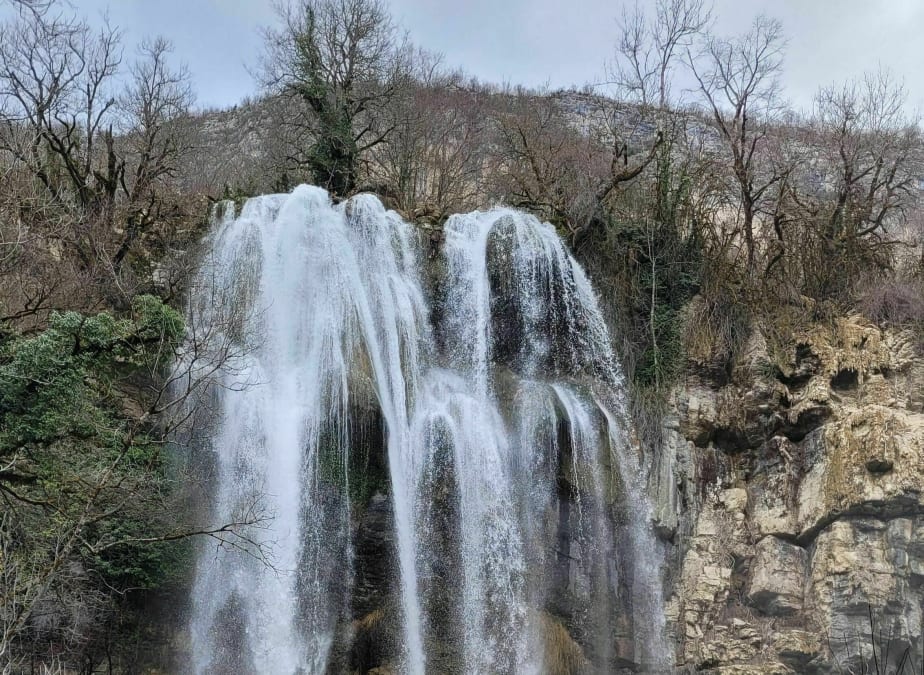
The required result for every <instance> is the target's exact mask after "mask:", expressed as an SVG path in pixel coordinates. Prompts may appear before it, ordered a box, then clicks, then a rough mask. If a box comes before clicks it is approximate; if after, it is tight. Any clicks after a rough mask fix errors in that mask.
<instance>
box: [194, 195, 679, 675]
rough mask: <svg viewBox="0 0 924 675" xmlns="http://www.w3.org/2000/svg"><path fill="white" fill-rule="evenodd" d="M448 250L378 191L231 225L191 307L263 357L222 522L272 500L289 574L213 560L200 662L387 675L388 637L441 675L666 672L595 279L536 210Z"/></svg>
mask: <svg viewBox="0 0 924 675" xmlns="http://www.w3.org/2000/svg"><path fill="white" fill-rule="evenodd" d="M443 235H444V238H445V241H444V244H443V247H442V250H441V251H440V252H439V255H437V256H435V257H434V259H432V260H427V261H426V262H423V260H424V256H423V255H422V253H423V251H422V247H421V242H420V240H419V238H418V237H417V235H416V230H415V228H414V227H413V226H411V225H409V224H408V223H406V222H404V221H403V220H402V219H401V218H400V217H399V216H398V215H397V214H395V213H393V212H388V211H386V210H385V209H384V208H383V207H382V205H381V203H380V202H379V201H378V200H377V199H375V198H374V197H372V196H369V195H360V196H357V197H354V198H352V199H350V200H348V201H346V202H343V203H341V204H338V205H336V206H335V205H333V204H331V202H330V199H329V197H328V195H327V193H325V192H324V191H323V190H321V189H319V188H312V187H307V186H301V187H299V188H297V189H296V190H295V191H294V192H293V193H292V194H290V195H270V196H264V197H259V198H255V199H251V200H249V201H248V202H247V203H246V204H245V205H244V208H243V210H242V212H241V214H240V216H239V217H237V218H234V217H233V214H231V213H230V212H229V213H226V214H225V216H224V217H223V218H222V219H221V222H220V223H219V224H218V225H217V226H216V230H215V232H214V234H213V237H212V239H211V241H210V243H209V254H208V255H207V256H206V259H205V262H204V263H203V265H202V267H201V269H200V271H199V274H198V277H197V280H196V282H195V284H194V285H193V290H192V295H191V298H190V308H191V309H190V311H191V312H194V313H197V314H198V321H199V322H204V323H206V324H211V325H212V332H213V333H217V334H220V335H221V338H222V340H221V341H222V342H224V343H228V344H231V345H234V346H235V347H236V348H237V350H238V351H239V352H240V360H241V365H240V367H239V368H237V369H236V370H235V372H234V373H233V376H232V375H229V376H228V378H229V379H228V381H226V382H225V383H224V384H225V386H224V387H220V388H218V389H217V390H216V393H215V400H214V411H215V412H214V416H213V420H212V424H211V427H212V433H211V434H210V435H209V441H208V442H209V444H210V446H211V450H212V452H213V455H214V458H215V463H216V464H215V466H216V471H215V479H214V480H215V490H214V492H215V497H214V502H213V509H214V512H215V513H214V518H215V519H216V520H219V521H222V522H234V521H235V520H236V519H239V513H240V511H241V509H242V507H246V506H247V505H253V504H257V503H259V504H261V505H262V506H263V507H264V508H266V509H267V511H268V513H269V515H271V516H272V518H271V520H270V521H269V523H268V525H267V526H265V527H262V528H261V527H255V528H253V529H252V530H251V531H250V532H249V533H248V535H247V538H248V539H249V540H250V541H251V542H252V543H253V544H256V545H257V546H260V547H262V548H265V549H267V550H269V551H270V552H271V559H270V563H271V564H270V565H267V564H266V563H265V561H260V560H257V559H255V557H254V556H252V555H250V556H248V555H246V554H245V553H242V552H241V551H240V550H236V549H235V548H233V547H232V548H228V547H225V548H218V549H214V548H213V549H206V550H203V552H202V554H201V556H200V560H199V564H198V572H197V579H196V585H195V590H194V597H193V617H192V623H191V635H192V651H193V655H192V656H193V664H192V670H193V671H194V672H196V673H232V672H241V673H243V672H259V673H282V674H285V673H325V672H343V671H346V672H350V671H358V672H364V670H363V669H364V668H365V667H366V666H365V665H364V664H365V661H364V659H366V660H368V655H367V654H366V655H364V653H360V652H362V651H363V650H361V649H359V648H358V647H356V644H358V642H359V641H360V636H361V634H362V633H363V631H366V630H371V628H370V626H378V628H377V629H376V630H379V631H380V632H379V633H377V634H376V635H378V636H379V637H380V638H381V639H379V640H377V642H378V643H381V644H378V645H377V648H378V649H380V650H381V651H382V653H383V655H381V658H383V659H386V660H387V661H388V665H390V666H391V667H392V668H393V669H395V670H396V671H398V672H406V673H412V674H415V675H416V674H422V673H424V672H431V673H443V672H450V673H451V672H460V673H540V672H550V671H551V670H554V669H555V668H557V669H558V670H555V672H569V671H568V670H567V669H568V668H571V672H585V671H588V670H596V671H598V672H611V671H612V670H614V669H615V668H616V667H617V665H626V664H629V663H630V662H632V661H634V662H635V664H636V667H637V668H639V669H649V670H652V671H655V672H657V671H660V670H663V669H664V668H665V667H666V664H667V656H666V653H665V650H664V649H663V648H662V646H661V642H662V640H661V638H662V635H661V632H662V629H663V622H662V619H661V607H660V605H661V599H660V595H659V592H660V586H659V583H658V550H657V546H656V542H655V541H654V539H653V537H652V534H651V528H650V522H649V521H650V514H649V512H648V509H647V502H646V501H645V498H644V494H643V492H642V489H641V487H640V486H641V485H642V484H643V475H642V469H641V468H640V466H639V463H638V460H637V455H636V453H635V452H634V451H633V450H632V449H631V447H630V444H629V442H628V436H627V433H626V428H625V425H626V420H625V409H624V408H625V406H624V402H623V390H624V386H623V382H622V379H621V375H620V373H619V370H618V368H617V366H616V364H615V361H614V359H613V356H612V352H611V348H610V345H609V336H608V333H607V330H606V326H605V324H604V322H603V320H602V316H601V313H600V311H599V308H598V306H597V301H596V297H595V295H594V293H593V291H592V288H591V286H590V284H589V282H588V280H587V278H586V277H585V275H584V273H583V271H582V270H581V268H580V267H579V265H578V264H577V263H576V262H575V261H574V259H573V258H571V256H570V255H569V254H568V253H567V251H566V249H565V248H564V246H563V245H562V243H561V241H560V240H559V238H558V236H557V235H556V234H555V232H554V229H553V228H552V227H551V226H550V225H548V224H543V223H540V222H539V221H538V220H536V219H535V218H533V217H531V216H529V215H526V214H523V213H519V212H516V211H513V210H510V209H495V210H491V211H487V212H475V213H471V214H466V215H457V216H453V217H452V218H450V219H449V220H448V221H447V223H446V224H445V227H444V229H443ZM370 467H379V471H380V473H382V474H383V475H382V476H381V480H376V478H375V476H374V475H373V474H374V473H375V471H373V470H372V469H371V468H370ZM382 498H387V500H388V504H389V509H388V510H389V511H390V519H389V520H388V522H389V525H388V527H389V529H390V530H391V531H390V532H389V533H388V534H387V538H388V542H389V543H388V547H387V548H388V549H389V550H388V554H387V555H385V556H383V559H382V560H375V561H373V566H382V567H385V566H387V567H388V568H389V569H393V570H394V573H393V575H392V576H393V577H394V579H391V580H390V581H391V583H390V585H388V584H380V585H381V586H388V587H387V588H384V587H383V588H379V589H377V590H376V592H377V593H378V595H376V596H375V597H376V598H377V600H376V602H380V603H381V605H382V606H377V607H375V608H374V610H373V611H368V610H369V609H370V608H369V607H363V608H362V610H361V611H360V609H359V608H360V605H361V604H362V603H358V602H357V601H356V599H355V596H356V594H357V593H358V590H357V589H358V588H359V586H363V588H365V587H366V586H368V585H369V582H368V581H367V580H365V578H363V579H358V578H357V577H358V576H359V572H358V571H357V570H358V568H359V567H363V569H365V568H366V567H368V565H365V566H363V565H359V563H358V561H357V556H359V555H361V554H360V553H359V552H358V550H359V548H363V547H361V546H360V543H359V542H358V541H357V527H358V523H359V522H360V521H361V520H362V518H363V517H364V514H365V513H366V511H371V510H373V508H374V507H373V506H372V505H373V503H375V501H376V500H381V499H382ZM379 534H381V533H379ZM626 547H628V549H629V550H628V551H626V550H623V549H625V548H626ZM364 592H365V591H364ZM621 608H622V609H621ZM622 610H627V611H628V613H629V615H630V617H629V619H628V621H629V623H630V624H631V625H630V627H629V631H631V634H632V636H633V637H634V642H635V644H634V649H633V650H632V651H633V653H631V654H625V653H623V652H624V651H625V648H624V647H621V646H620V645H622V644H623V642H624V641H619V640H617V639H616V635H617V633H619V632H620V630H622V631H623V633H625V632H626V631H625V626H623V625H622V624H620V621H619V619H618V617H617V615H618V614H620V612H621V611H622ZM622 613H623V614H625V613H626V612H625V611H622ZM383 622H384V623H390V624H391V625H390V627H389V626H386V627H384V628H382V627H381V624H382V623H383ZM624 623H625V621H623V624H624ZM617 624H620V625H617ZM621 626H622V627H621ZM386 635H390V636H391V637H390V638H388V639H386V638H385V637H382V636H386ZM563 636H565V637H563ZM617 642H618V643H619V644H617ZM386 643H387V645H386V646H383V645H385V644H386ZM366 651H368V649H366ZM553 660H554V661H555V664H554V667H553V663H552V661H553ZM639 664H641V665H639ZM562 669H564V670H562Z"/></svg>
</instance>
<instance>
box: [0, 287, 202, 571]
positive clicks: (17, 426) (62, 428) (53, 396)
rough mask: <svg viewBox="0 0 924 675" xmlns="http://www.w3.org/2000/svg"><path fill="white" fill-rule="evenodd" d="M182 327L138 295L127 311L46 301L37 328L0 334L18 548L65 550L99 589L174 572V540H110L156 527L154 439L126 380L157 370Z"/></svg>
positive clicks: (5, 455)
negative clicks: (56, 308)
mask: <svg viewBox="0 0 924 675" xmlns="http://www.w3.org/2000/svg"><path fill="white" fill-rule="evenodd" d="M183 334H184V324H183V320H182V318H181V316H180V315H179V314H178V313H177V312H176V311H175V310H173V309H172V308H170V307H168V306H166V305H164V304H163V303H162V302H161V301H160V300H159V299H157V298H155V297H153V296H139V297H137V298H136V299H135V301H134V302H133V304H132V308H131V312H130V314H129V316H127V317H124V318H118V317H115V316H113V315H111V314H109V313H106V312H103V313H100V314H97V315H95V316H85V315H82V314H79V313H77V312H62V313H56V314H53V315H52V317H51V319H50V321H49V325H48V327H47V328H46V329H45V330H43V331H42V332H40V333H37V334H35V335H28V336H27V335H17V334H12V335H8V336H7V338H6V340H5V341H4V342H3V343H2V345H0V466H4V467H6V468H5V469H4V470H2V471H0V497H2V498H3V503H4V504H5V506H6V507H8V508H9V513H10V514H11V515H12V517H14V518H15V521H13V522H8V523H7V525H8V527H13V529H14V530H15V531H17V532H19V533H20V535H19V537H18V544H17V545H18V551H19V555H21V557H22V560H24V561H26V560H31V561H36V560H39V561H44V562H43V563H42V564H44V565H48V566H54V565H55V564H60V562H62V561H58V562H57V563H56V561H55V557H56V556H60V555H62V554H64V555H65V557H66V559H67V561H79V562H80V564H81V567H82V568H83V569H85V570H87V571H88V572H89V573H90V578H92V579H94V580H97V581H98V582H100V583H102V584H103V586H104V587H105V588H109V589H113V588H114V589H129V588H152V587H155V586H157V585H158V584H160V583H164V582H165V581H167V580H169V579H170V578H172V577H173V576H175V574H176V570H177V569H178V567H179V565H180V564H181V562H182V558H183V554H182V551H181V550H180V549H179V548H177V547H174V546H167V545H159V546H157V547H152V546H144V545H142V544H140V543H128V544H126V545H124V546H123V545H120V544H119V542H121V541H122V540H128V541H129V542H131V540H136V539H143V538H146V537H151V536H152V533H156V531H157V530H158V528H163V527H165V523H164V522H159V519H160V518H163V516H162V508H161V507H162V504H163V503H164V500H165V498H166V496H167V493H168V492H169V489H168V485H167V481H166V475H165V461H164V457H163V445H162V443H160V442H159V439H158V438H157V435H156V434H154V433H152V428H151V426H150V424H149V423H148V422H147V415H146V414H145V413H144V405H145V403H144V401H143V400H140V399H139V395H138V394H137V391H138V390H141V388H136V389H133V390H132V391H135V392H136V393H135V394H133V396H134V397H135V400H134V401H133V404H132V406H133V407H132V406H129V405H128V404H127V399H128V398H129V396H130V395H129V394H127V393H126V390H127V388H128V387H129V385H130V383H133V382H137V381H138V380H139V379H141V380H144V381H152V382H153V381H154V380H156V378H157V376H158V375H159V371H160V370H161V368H162V367H163V366H165V365H166V364H167V363H168V362H169V361H170V360H171V359H172V358H173V354H174V349H175V348H176V347H177V345H178V343H179V341H180V340H181V339H182V337H183ZM130 409H133V410H134V412H130ZM68 546H69V547H70V548H68ZM62 552H63V553H62ZM32 568H34V569H37V570H39V572H37V573H40V571H41V569H42V567H41V565H38V566H33V567H32Z"/></svg>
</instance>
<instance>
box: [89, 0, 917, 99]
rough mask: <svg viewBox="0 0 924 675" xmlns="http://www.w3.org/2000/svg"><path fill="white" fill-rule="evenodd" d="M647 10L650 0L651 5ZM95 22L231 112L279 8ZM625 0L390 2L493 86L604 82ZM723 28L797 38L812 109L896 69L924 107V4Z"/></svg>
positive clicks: (189, 0)
mask: <svg viewBox="0 0 924 675" xmlns="http://www.w3.org/2000/svg"><path fill="white" fill-rule="evenodd" d="M642 2H643V5H645V4H648V3H649V2H650V3H652V4H653V0H642ZM71 4H72V5H73V6H74V7H75V8H76V9H77V11H78V12H80V13H83V14H86V15H87V16H88V17H89V18H91V19H93V20H99V17H100V16H101V15H102V13H103V12H104V11H106V10H107V9H108V12H109V16H110V20H111V21H112V23H114V24H115V25H118V26H120V27H122V28H123V30H124V32H125V41H126V46H128V47H131V46H132V45H134V44H135V43H136V42H137V41H139V40H140V39H141V38H142V37H144V36H145V35H155V34H160V35H164V36H165V37H168V38H169V39H170V40H172V41H173V43H174V45H175V47H176V52H177V55H178V57H179V58H180V59H182V60H183V61H185V62H186V64H187V65H188V66H189V68H190V70H191V72H192V74H193V77H194V79H195V85H196V90H197V94H198V100H199V103H200V105H204V106H206V105H208V106H211V105H219V106H220V105H229V104H232V103H235V102H237V101H239V100H240V99H241V98H243V97H244V96H246V95H248V94H252V93H254V92H255V91H256V85H255V83H254V81H253V78H252V77H251V76H250V74H249V73H248V71H247V66H248V65H253V64H254V63H255V61H256V60H257V57H258V54H259V51H260V37H259V34H258V28H259V27H260V26H265V25H268V24H271V23H272V22H273V19H274V15H273V11H272V2H271V0H71ZM623 4H624V3H623V0H391V2H390V6H391V9H392V13H393V14H394V16H395V18H396V19H397V20H398V21H399V22H400V23H401V24H402V25H403V26H404V27H405V28H406V29H407V30H408V31H409V33H410V36H411V38H412V40H413V41H414V42H415V43H417V44H419V45H421V46H423V47H426V48H428V49H431V50H434V51H439V52H442V53H443V54H444V56H445V61H446V63H447V65H452V66H460V67H462V68H464V69H465V70H466V71H467V72H469V73H471V74H472V75H475V76H477V77H478V78H479V79H482V80H487V81H492V82H504V81H506V82H510V83H522V84H526V85H532V86H536V85H542V84H545V83H548V84H549V85H550V86H552V87H553V88H555V87H559V86H569V85H572V84H573V85H578V86H580V85H582V84H584V83H585V82H590V81H595V80H599V79H600V78H602V75H603V63H604V62H605V61H606V60H607V59H609V58H610V57H611V54H612V51H613V44H614V41H615V33H616V19H617V16H618V15H619V14H620V12H621V7H622V5H623ZM714 7H715V10H714V15H715V18H716V25H715V31H716V32H717V33H719V34H723V35H731V34H734V33H738V32H743V31H744V30H746V29H747V27H748V25H749V24H750V22H751V20H752V19H753V17H754V16H756V15H757V14H759V13H765V14H768V15H770V16H773V17H776V18H778V19H780V20H781V21H782V22H783V26H784V30H785V33H786V35H787V37H788V49H787V54H786V64H785V73H784V77H783V83H784V86H785V89H786V93H787V96H788V97H789V99H790V100H791V101H792V103H793V104H794V105H795V106H796V107H797V108H803V109H807V108H808V107H809V106H810V105H811V100H812V96H813V94H814V92H815V90H816V89H817V88H818V86H819V85H821V84H830V83H832V82H837V81H842V80H844V79H847V78H850V77H852V76H856V75H860V74H862V73H863V72H864V70H875V69H876V68H878V67H879V66H880V65H883V66H887V67H889V68H890V69H891V70H892V71H893V72H894V73H895V74H896V75H898V76H899V77H900V78H903V79H904V81H905V83H906V86H907V89H908V93H909V102H910V104H911V105H912V106H913V107H915V108H922V107H924V106H922V105H921V104H922V103H924V68H922V67H921V61H922V57H924V47H922V46H921V45H922V43H921V37H920V36H921V35H922V34H924V0H715V2H714Z"/></svg>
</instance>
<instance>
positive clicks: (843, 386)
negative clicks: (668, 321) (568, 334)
mask: <svg viewBox="0 0 924 675" xmlns="http://www.w3.org/2000/svg"><path fill="white" fill-rule="evenodd" d="M916 353H917V351H916V346H915V344H914V342H913V338H912V336H911V335H910V334H908V333H903V332H898V331H891V330H880V329H879V328H877V327H876V326H874V325H872V324H870V323H869V322H867V321H865V320H864V319H862V318H861V317H858V316H852V317H847V318H844V319H841V320H839V321H837V322H835V324H834V325H829V326H816V327H814V328H812V329H811V330H808V331H806V332H805V333H804V334H802V335H800V336H798V338H797V340H796V341H795V344H794V345H793V348H792V350H791V351H790V353H789V356H788V357H787V358H784V359H779V358H777V359H776V360H774V359H771V358H770V356H769V355H768V350H767V348H766V344H765V342H764V341H763V339H762V338H761V336H760V335H759V334H758V335H755V336H753V338H752V340H751V343H750V344H749V345H748V348H747V349H746V350H744V354H743V355H742V356H741V357H740V358H739V359H738V361H737V362H736V363H735V364H734V367H733V369H732V375H731V377H730V378H729V379H728V381H727V382H725V383H723V384H716V383H714V382H713V380H711V379H710V378H709V377H708V376H707V375H699V376H697V375H696V374H693V375H691V376H690V378H689V379H688V381H687V382H686V383H684V385H683V386H681V387H678V389H677V390H676V392H675V395H674V398H673V401H672V414H671V415H670V416H669V417H668V418H667V419H666V421H665V428H664V430H663V432H664V438H665V442H664V443H663V446H662V447H663V450H664V453H665V456H664V458H663V461H662V462H661V465H662V469H661V471H660V473H659V474H657V475H656V478H657V479H658V480H657V481H656V484H654V485H653V486H652V489H653V490H654V492H655V494H656V499H657V502H658V508H657V509H656V516H657V523H656V524H657V525H658V528H659V532H661V534H662V536H664V537H665V538H668V539H671V540H672V541H674V543H675V544H676V547H675V550H676V552H677V560H676V565H675V567H674V568H675V572H674V573H673V575H672V578H671V579H669V582H670V583H671V584H672V589H673V594H672V598H671V601H670V604H669V609H668V615H669V616H668V619H669V624H670V626H671V630H672V631H673V636H674V638H675V641H676V644H677V653H676V656H677V658H676V661H677V664H678V666H681V667H686V668H693V669H697V670H704V671H709V672H716V673H789V672H798V673H802V672H809V673H811V672H818V673H828V672H851V671H852V670H857V672H859V669H860V668H862V667H863V666H864V664H866V663H867V662H869V663H872V659H873V650H875V652H876V657H875V658H876V659H878V660H879V662H880V663H879V665H880V668H886V665H885V664H884V663H883V660H887V661H888V662H889V664H890V666H889V668H894V667H895V665H896V664H897V663H898V662H899V661H900V660H901V659H903V658H905V659H909V658H910V659H911V662H914V663H920V662H921V661H922V658H924V654H922V608H924V576H922V575H924V530H922V527H924V412H922V395H924V386H922V385H924V368H922V367H921V365H920V363H919V360H917V359H916ZM781 361H782V362H781ZM665 466H666V467H668V469H667V470H665V469H664V468H663V467H665ZM874 672H875V671H874ZM883 672H885V671H883ZM888 672H892V670H891V669H890V670H888Z"/></svg>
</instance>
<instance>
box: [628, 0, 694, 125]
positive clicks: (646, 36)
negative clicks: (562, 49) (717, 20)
mask: <svg viewBox="0 0 924 675" xmlns="http://www.w3.org/2000/svg"><path fill="white" fill-rule="evenodd" d="M710 20H711V10H710V8H709V7H708V6H707V5H706V2H705V0H657V2H656V4H655V11H654V16H652V17H651V18H649V17H648V16H647V15H646V14H645V12H644V11H643V10H642V8H641V6H640V5H639V4H638V3H636V4H635V6H634V8H633V9H632V10H631V11H630V10H629V9H628V8H626V9H624V11H623V15H622V19H621V22H620V33H619V38H618V41H617V43H616V56H617V60H616V63H615V64H614V66H613V67H612V72H611V79H612V80H613V81H614V82H615V83H616V85H617V87H618V89H619V91H620V93H621V94H622V95H623V96H624V97H625V98H626V99H627V100H629V101H632V102H633V103H636V104H638V105H641V106H643V107H645V108H652V107H656V108H657V109H658V110H660V111H664V110H666V109H667V107H668V106H669V105H670V103H671V83H672V76H673V69H674V66H675V64H676V61H677V59H678V58H682V57H683V51H684V50H686V49H687V48H688V47H689V46H690V45H691V44H692V42H693V40H694V39H695V38H696V36H697V35H699V34H701V33H702V31H703V30H705V29H706V27H707V26H708V25H709V22H710Z"/></svg>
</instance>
